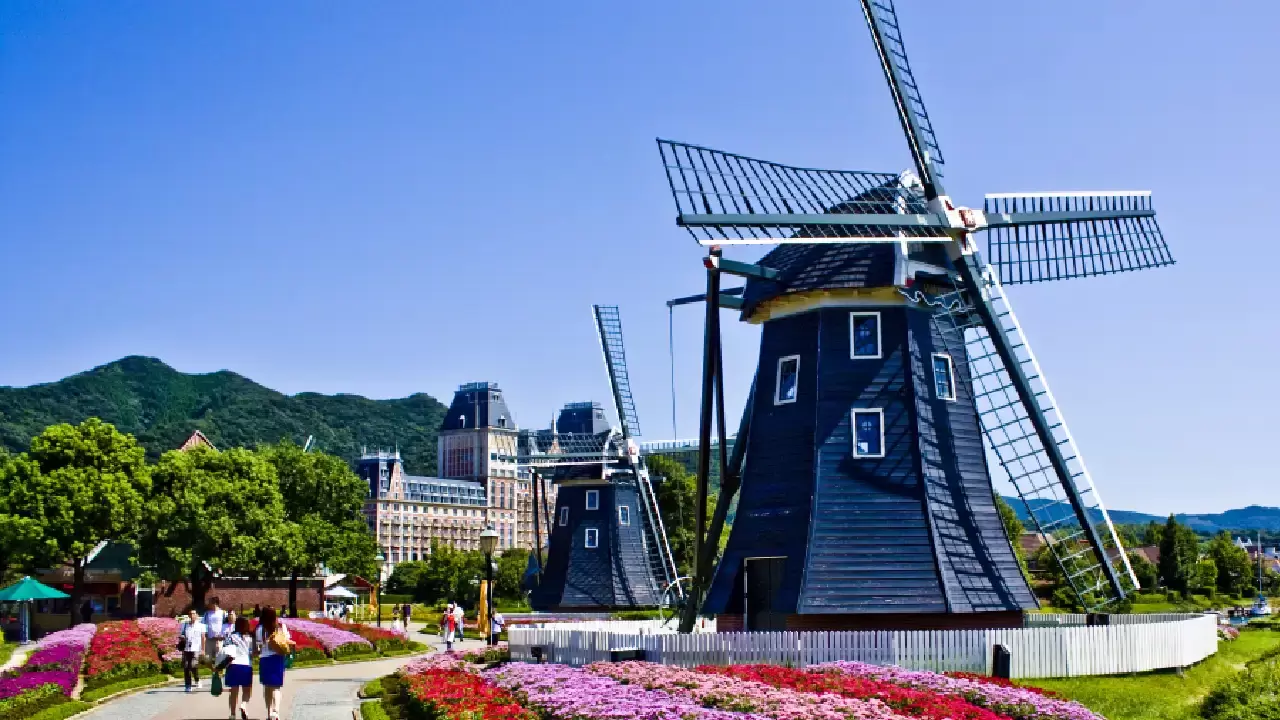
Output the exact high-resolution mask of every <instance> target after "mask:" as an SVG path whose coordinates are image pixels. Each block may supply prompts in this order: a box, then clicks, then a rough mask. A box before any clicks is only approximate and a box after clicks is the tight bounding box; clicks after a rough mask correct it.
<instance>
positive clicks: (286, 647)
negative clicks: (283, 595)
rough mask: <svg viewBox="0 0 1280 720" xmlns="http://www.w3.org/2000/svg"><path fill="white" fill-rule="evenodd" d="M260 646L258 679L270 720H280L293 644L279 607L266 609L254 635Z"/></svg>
mask: <svg viewBox="0 0 1280 720" xmlns="http://www.w3.org/2000/svg"><path fill="white" fill-rule="evenodd" d="M253 639H254V642H255V643H256V644H257V647H258V682H260V683H262V699H263V701H264V702H265V703H266V705H267V718H268V720H279V717H280V708H279V704H280V688H282V687H284V661H285V658H286V656H288V654H289V651H290V649H291V647H292V645H293V639H292V638H290V637H289V628H288V627H286V626H285V624H284V621H283V620H281V619H280V618H279V616H277V615H276V611H275V608H270V607H269V608H266V609H264V610H263V611H262V619H261V620H260V621H259V622H258V629H257V631H255V632H254V635H253Z"/></svg>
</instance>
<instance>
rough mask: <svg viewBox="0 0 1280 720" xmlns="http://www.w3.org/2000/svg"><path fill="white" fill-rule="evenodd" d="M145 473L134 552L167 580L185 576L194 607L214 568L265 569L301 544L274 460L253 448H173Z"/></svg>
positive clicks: (199, 605)
mask: <svg viewBox="0 0 1280 720" xmlns="http://www.w3.org/2000/svg"><path fill="white" fill-rule="evenodd" d="M152 481H153V487H154V493H153V494H152V498H151V502H150V503H149V504H148V506H147V523H146V531H145V532H144V533H143V535H142V540H141V542H140V544H139V550H138V557H139V558H140V560H141V561H142V564H145V565H151V566H153V567H155V569H156V570H155V571H156V573H157V574H158V575H159V576H160V577H162V578H164V579H166V580H172V581H177V580H185V581H186V583H187V585H188V588H189V590H190V593H191V599H192V605H193V606H194V607H195V608H197V609H202V608H203V607H204V601H205V595H206V594H207V593H208V591H209V587H210V586H211V584H212V582H213V578H214V576H215V575H216V574H225V573H243V574H247V575H260V574H265V573H268V572H270V571H272V570H273V569H275V568H276V567H278V565H277V562H278V561H277V558H282V557H288V556H289V554H291V553H297V552H302V550H301V549H300V548H299V547H298V545H299V543H300V542H301V538H300V537H299V533H298V531H297V527H296V526H290V525H289V524H288V523H286V521H285V512H284V502H283V500H282V499H281V497H280V488H279V483H278V481H277V479H276V471H275V467H274V466H273V465H272V464H271V463H270V462H268V461H267V460H266V459H265V458H264V457H263V456H262V455H260V454H258V453H255V452H253V451H252V450H246V449H243V448H234V449H231V450H226V451H223V452H218V451H215V450H210V449H208V448H203V447H200V448H193V449H191V450H185V451H180V450H172V451H170V452H167V453H165V454H164V455H162V456H161V457H160V461H159V462H158V463H157V464H156V465H155V468H154V470H153V472H152Z"/></svg>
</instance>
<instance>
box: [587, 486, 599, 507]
mask: <svg viewBox="0 0 1280 720" xmlns="http://www.w3.org/2000/svg"><path fill="white" fill-rule="evenodd" d="M586 504H587V509H588V510H599V509H600V491H599V490H588V491H587V498H586Z"/></svg>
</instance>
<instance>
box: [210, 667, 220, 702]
mask: <svg viewBox="0 0 1280 720" xmlns="http://www.w3.org/2000/svg"><path fill="white" fill-rule="evenodd" d="M209 694H210V695H212V696H214V697H218V696H219V695H221V694H222V673H214V674H213V680H211V681H209Z"/></svg>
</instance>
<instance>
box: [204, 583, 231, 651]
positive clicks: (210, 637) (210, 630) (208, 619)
mask: <svg viewBox="0 0 1280 720" xmlns="http://www.w3.org/2000/svg"><path fill="white" fill-rule="evenodd" d="M204 626H205V640H204V654H205V655H208V656H209V657H210V658H216V657H218V650H220V649H221V648H222V639H223V638H224V637H226V634H227V633H226V627H227V611H226V610H223V609H222V608H221V607H219V604H218V598H216V597H215V598H210V599H209V609H208V610H206V611H205V613H204Z"/></svg>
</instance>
